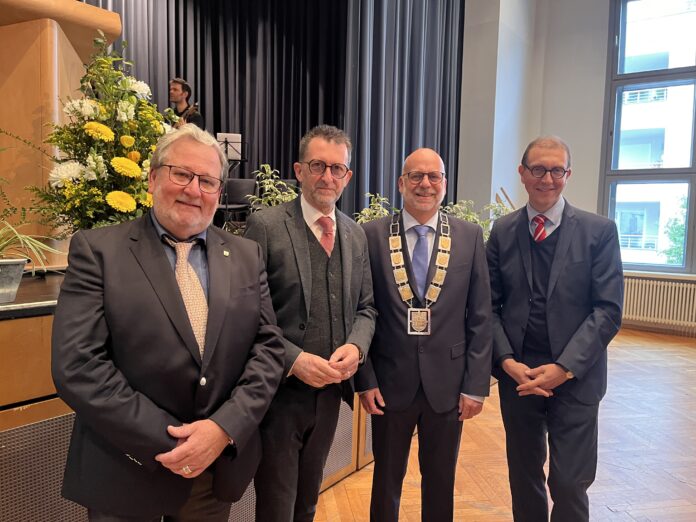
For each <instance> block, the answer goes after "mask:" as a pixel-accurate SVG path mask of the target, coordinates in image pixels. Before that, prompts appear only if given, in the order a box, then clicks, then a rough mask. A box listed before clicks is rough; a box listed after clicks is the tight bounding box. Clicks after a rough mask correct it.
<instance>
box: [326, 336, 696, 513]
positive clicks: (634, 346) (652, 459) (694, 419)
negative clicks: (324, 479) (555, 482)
mask: <svg viewBox="0 0 696 522" xmlns="http://www.w3.org/2000/svg"><path fill="white" fill-rule="evenodd" d="M599 430H600V433H599V465H598V469H597V479H596V481H595V483H594V484H593V485H592V487H591V488H590V490H589V491H590V503H591V519H592V521H597V522H604V521H621V522H623V521H630V522H648V521H660V522H676V521H680V522H682V521H683V522H686V521H689V522H693V521H696V339H689V338H684V337H674V336H668V335H660V334H653V333H647V332H639V331H635V330H628V329H624V330H622V331H621V332H620V334H619V335H618V336H617V337H616V339H614V341H613V342H612V344H611V345H610V347H609V388H608V392H607V395H606V397H605V398H604V400H603V401H602V404H601V406H600V425H599ZM412 444H413V445H412V448H411V455H410V457H409V465H408V471H407V475H406V479H405V481H404V490H403V495H402V499H401V515H400V519H401V521H403V522H416V521H418V522H419V521H420V475H419V472H418V457H417V445H418V441H417V439H416V438H415V437H414V439H413V443H412ZM371 485H372V464H370V465H368V466H366V467H365V468H363V469H362V470H360V471H358V472H357V473H354V474H353V475H351V476H349V477H347V478H346V479H344V480H343V481H341V482H339V483H338V484H336V485H335V486H333V487H332V488H330V489H328V490H326V491H325V492H324V493H322V494H321V496H320V499H319V506H318V508H317V516H316V519H315V520H316V522H339V521H340V522H367V521H368V520H369V505H370V488H371ZM454 502H455V520H457V521H472V522H474V521H476V522H494V521H496V522H497V521H509V520H512V515H511V511H510V492H509V485H508V479H507V465H506V462H505V440H504V434H503V426H502V422H501V420H500V406H499V401H498V390H497V386H494V387H493V389H492V390H491V397H490V398H488V399H487V400H486V404H485V407H484V411H483V413H482V414H481V415H479V416H478V417H476V418H475V419H473V420H471V421H467V422H465V423H464V431H463V434H462V442H461V447H460V450H459V461H458V471H457V481H456V486H455V498H454Z"/></svg>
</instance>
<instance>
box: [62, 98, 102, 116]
mask: <svg viewBox="0 0 696 522" xmlns="http://www.w3.org/2000/svg"><path fill="white" fill-rule="evenodd" d="M63 112H64V113H65V114H67V115H68V116H72V117H75V118H82V119H85V120H92V119H94V118H96V117H97V116H99V104H98V103H97V102H95V101H94V100H86V99H85V100H68V102H67V103H66V104H65V107H63Z"/></svg>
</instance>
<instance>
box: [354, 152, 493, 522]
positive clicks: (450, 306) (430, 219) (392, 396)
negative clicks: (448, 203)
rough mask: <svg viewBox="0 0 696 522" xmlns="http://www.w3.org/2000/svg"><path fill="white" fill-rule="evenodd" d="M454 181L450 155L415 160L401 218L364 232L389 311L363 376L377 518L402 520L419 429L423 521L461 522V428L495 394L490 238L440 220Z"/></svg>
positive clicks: (408, 167)
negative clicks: (457, 505)
mask: <svg viewBox="0 0 696 522" xmlns="http://www.w3.org/2000/svg"><path fill="white" fill-rule="evenodd" d="M446 189H447V179H446V177H445V166H444V163H443V161H442V158H440V156H439V154H437V152H435V151H434V150H432V149H418V150H416V151H414V152H413V153H411V154H410V155H409V156H408V157H407V158H406V160H405V161H404V165H403V169H402V174H401V176H400V177H399V192H401V195H402V197H403V200H404V208H403V211H402V212H401V213H400V214H397V215H395V216H389V217H385V218H382V219H379V220H376V221H372V222H370V223H367V224H365V225H364V229H365V234H366V235H367V241H368V246H369V251H370V264H371V267H372V279H373V282H374V294H375V307H376V308H377V312H378V313H379V315H378V317H377V325H376V328H375V336H374V339H373V341H372V345H371V346H370V352H369V355H368V357H367V361H365V364H364V366H363V367H362V368H360V370H359V371H358V374H357V375H356V377H355V384H356V387H357V390H358V392H359V393H360V402H361V403H362V406H363V407H364V408H365V410H366V411H367V413H369V414H371V415H372V449H373V452H374V456H375V471H374V476H373V479H372V499H371V502H370V520H371V521H372V522H396V521H397V520H398V519H399V504H400V498H401V488H402V484H403V480H404V475H405V474H406V465H407V462H408V455H409V450H410V449H411V441H412V439H413V431H414V429H415V428H416V427H417V428H418V462H419V466H420V471H421V513H422V516H421V519H422V520H423V521H425V522H446V521H447V520H450V521H451V520H454V502H453V495H454V478H455V471H456V467H457V456H458V451H459V441H460V439H461V433H462V424H463V421H465V420H466V419H471V418H472V417H474V416H476V415H478V414H479V413H480V412H481V410H482V408H483V399H484V397H485V396H487V395H488V393H489V388H490V368H491V311H490V308H489V306H488V304H489V302H490V287H489V283H488V269H487V267H486V254H485V251H484V247H483V231H482V230H481V227H480V226H477V225H474V224H472V223H466V222H464V221H461V220H459V219H456V218H453V217H451V216H447V215H446V214H443V213H442V212H440V204H441V203H442V199H443V198H444V197H445V193H446Z"/></svg>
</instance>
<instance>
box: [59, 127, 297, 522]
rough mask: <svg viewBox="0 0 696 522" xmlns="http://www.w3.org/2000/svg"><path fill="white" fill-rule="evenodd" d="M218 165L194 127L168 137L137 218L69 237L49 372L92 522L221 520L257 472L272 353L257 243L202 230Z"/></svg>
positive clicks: (68, 472)
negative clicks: (67, 416) (71, 417)
mask: <svg viewBox="0 0 696 522" xmlns="http://www.w3.org/2000/svg"><path fill="white" fill-rule="evenodd" d="M225 165H226V160H225V158H224V156H223V154H222V152H221V150H220V147H219V146H218V144H217V142H216V140H215V138H213V137H212V136H211V135H210V134H208V133H207V132H205V131H202V130H200V129H199V128H198V127H196V126H195V125H192V124H188V125H184V126H183V127H181V129H180V130H177V131H174V132H171V133H169V134H166V135H165V136H163V137H162V138H160V140H159V142H158V144H157V148H156V150H155V153H154V155H153V156H152V160H151V168H150V174H149V192H150V193H151V194H152V204H153V206H152V211H151V212H150V214H149V215H146V216H143V217H141V218H139V219H136V220H134V221H129V222H127V223H123V224H120V225H116V226H111V227H103V228H98V229H94V230H81V231H79V232H77V233H76V234H75V235H74V236H73V238H72V241H71V243H70V254H69V258H68V269H67V272H66V274H65V280H64V282H63V285H62V287H61V292H60V296H59V298H58V306H57V308H56V313H55V318H54V322H53V340H52V350H53V351H52V372H53V379H54V382H55V385H56V389H57V390H58V395H59V396H60V397H61V398H62V399H63V400H64V401H65V402H66V403H67V404H68V405H69V406H70V407H71V408H72V409H73V410H75V413H76V416H75V424H74V427H73V432H72V440H71V443H70V449H69V451H68V458H67V463H66V467H65V476H64V480H63V495H64V496H65V497H66V498H68V499H70V500H73V501H75V502H77V503H79V504H82V505H83V506H86V507H87V509H88V517H89V520H90V521H93V522H94V521H97V522H120V521H123V522H126V521H129V522H145V521H148V522H150V521H153V522H154V521H160V520H162V517H164V520H165V521H171V522H175V521H176V522H226V521H227V519H228V517H229V512H230V503H231V502H232V501H235V500H238V499H239V498H240V497H241V496H242V494H243V493H244V491H245V490H246V488H247V486H248V484H249V482H250V481H251V478H252V477H253V475H254V473H255V471H256V468H257V466H258V462H259V459H260V457H261V439H260V435H259V431H258V426H259V423H260V422H261V419H262V418H263V416H264V414H265V413H266V410H267V408H268V406H269V404H270V402H271V399H272V397H273V394H274V393H275V391H276V389H277V387H278V383H279V382H280V379H281V377H282V359H283V353H284V349H283V343H282V340H281V332H280V329H279V328H278V327H277V326H276V322H275V315H274V313H273V306H272V303H271V299H270V295H269V293H268V283H267V280H266V270H265V268H264V261H263V257H262V256H261V252H260V250H259V247H258V245H257V244H256V243H254V242H252V241H248V240H245V239H242V238H238V237H235V236H233V235H231V234H228V233H226V232H223V231H221V230H219V229H217V228H215V227H211V226H210V223H211V221H212V219H213V214H214V213H215V210H216V208H217V203H218V198H219V195H220V187H221V184H222V175H223V174H222V173H223V172H224V168H223V167H224V166H225Z"/></svg>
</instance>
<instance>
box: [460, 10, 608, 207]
mask: <svg viewBox="0 0 696 522" xmlns="http://www.w3.org/2000/svg"><path fill="white" fill-rule="evenodd" d="M609 9H610V5H609V2H608V0H582V1H577V0H468V1H467V3H466V13H465V28H464V31H465V32H464V58H463V59H464V72H463V82H462V119H461V127H460V136H461V138H460V140H461V142H460V173H459V184H458V187H457V188H458V190H457V195H458V199H473V200H474V201H475V202H476V205H477V206H483V205H484V204H486V203H488V202H489V201H491V200H492V199H493V197H494V196H495V193H496V191H498V190H499V189H500V187H503V188H504V189H505V190H506V191H507V193H508V194H509V195H510V197H511V198H512V200H513V201H514V203H515V205H516V206H520V205H522V204H524V203H525V201H526V193H525V192H524V189H523V187H522V186H521V185H520V183H519V175H518V174H517V165H518V163H519V159H520V156H521V154H522V151H523V150H524V147H525V146H526V144H527V143H528V142H529V141H531V140H532V139H533V138H535V137H536V136H538V135H541V134H557V135H559V136H561V137H563V138H564V139H565V140H566V141H568V143H569V144H570V146H571V150H572V153H573V177H572V178H571V180H570V181H569V184H568V187H567V189H566V192H565V195H566V196H567V197H568V199H569V200H570V201H571V202H572V203H573V204H574V205H576V206H578V207H580V208H584V209H586V210H590V211H597V210H598V208H597V194H598V190H599V179H600V171H599V169H600V151H601V140H602V121H603V114H604V94H605V92H604V91H605V76H606V63H607V42H608V34H609V33H608V31H609ZM493 68H495V72H494V73H492V72H491V71H492V69H493ZM600 210H601V209H600Z"/></svg>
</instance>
